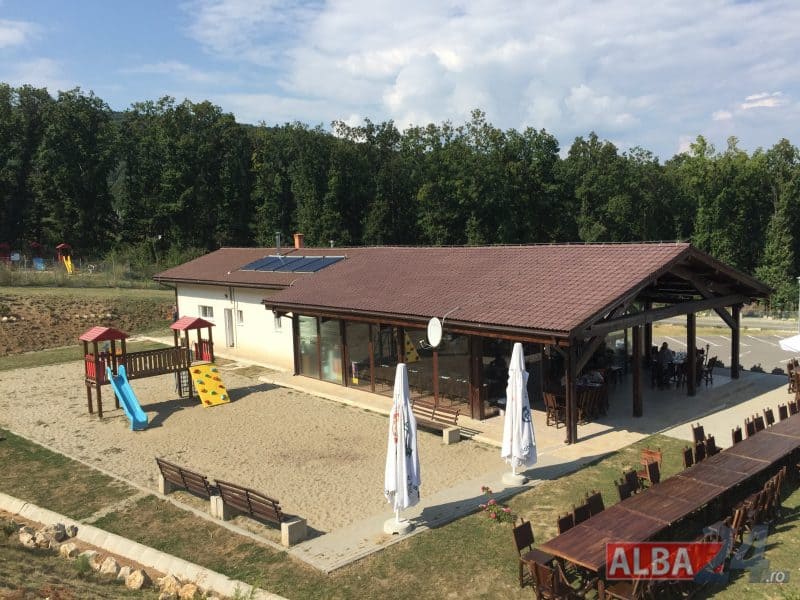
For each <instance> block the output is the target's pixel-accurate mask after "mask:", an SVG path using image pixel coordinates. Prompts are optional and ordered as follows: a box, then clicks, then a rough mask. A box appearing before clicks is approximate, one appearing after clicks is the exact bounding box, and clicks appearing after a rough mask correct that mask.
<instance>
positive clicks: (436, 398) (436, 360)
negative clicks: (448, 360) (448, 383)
mask: <svg viewBox="0 0 800 600" xmlns="http://www.w3.org/2000/svg"><path fill="white" fill-rule="evenodd" d="M433 405H434V406H438V405H439V351H438V350H434V351H433Z"/></svg>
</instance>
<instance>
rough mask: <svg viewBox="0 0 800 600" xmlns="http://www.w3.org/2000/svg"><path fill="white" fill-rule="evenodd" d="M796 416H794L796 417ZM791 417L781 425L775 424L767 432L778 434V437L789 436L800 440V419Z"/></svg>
mask: <svg viewBox="0 0 800 600" xmlns="http://www.w3.org/2000/svg"><path fill="white" fill-rule="evenodd" d="M794 416H795V415H792V417H794ZM792 417H789V418H788V419H785V420H783V421H780V422H779V423H775V424H774V425H773V426H772V427H770V428H769V429H768V430H767V431H769V432H770V433H776V434H778V435H787V436H791V437H795V438H800V419H794V418H792Z"/></svg>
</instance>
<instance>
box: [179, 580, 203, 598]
mask: <svg viewBox="0 0 800 600" xmlns="http://www.w3.org/2000/svg"><path fill="white" fill-rule="evenodd" d="M199 597H200V589H199V588H198V587H197V585H195V584H194V583H184V584H183V585H182V586H181V589H180V590H178V598H180V600H195V599H196V598H199Z"/></svg>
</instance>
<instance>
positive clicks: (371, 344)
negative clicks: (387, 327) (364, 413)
mask: <svg viewBox="0 0 800 600" xmlns="http://www.w3.org/2000/svg"><path fill="white" fill-rule="evenodd" d="M374 327H378V328H380V325H372V324H370V325H369V389H370V391H371V392H372V393H373V394H374V393H375V329H374Z"/></svg>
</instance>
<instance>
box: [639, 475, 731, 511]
mask: <svg viewBox="0 0 800 600" xmlns="http://www.w3.org/2000/svg"><path fill="white" fill-rule="evenodd" d="M724 491H725V488H724V487H721V486H718V485H713V484H711V483H706V482H704V481H701V480H697V479H690V478H688V477H681V476H680V475H679V476H676V477H670V478H669V479H666V480H664V481H662V482H661V483H658V484H656V485H654V486H653V489H652V490H651V492H650V493H651V494H654V495H656V496H664V497H666V498H669V499H670V500H672V501H677V500H680V501H681V502H686V503H687V504H688V505H691V506H692V507H693V508H692V509H691V510H689V511H688V512H684V513H683V514H681V515H679V516H678V518H677V519H675V521H676V520H678V519H680V518H682V517H684V516H686V515H687V514H689V513H690V512H694V511H695V510H697V509H699V508H701V507H702V506H705V505H706V504H708V503H709V502H711V501H712V500H713V499H714V498H716V497H717V496H719V495H720V494H722V493H723V492H724ZM680 508H684V509H685V508H688V507H687V506H676V507H675V511H676V514H677V511H678V510H679V509H680ZM660 516H661V513H659V514H658V515H656V517H657V518H658V517H660ZM673 522H674V521H673Z"/></svg>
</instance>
